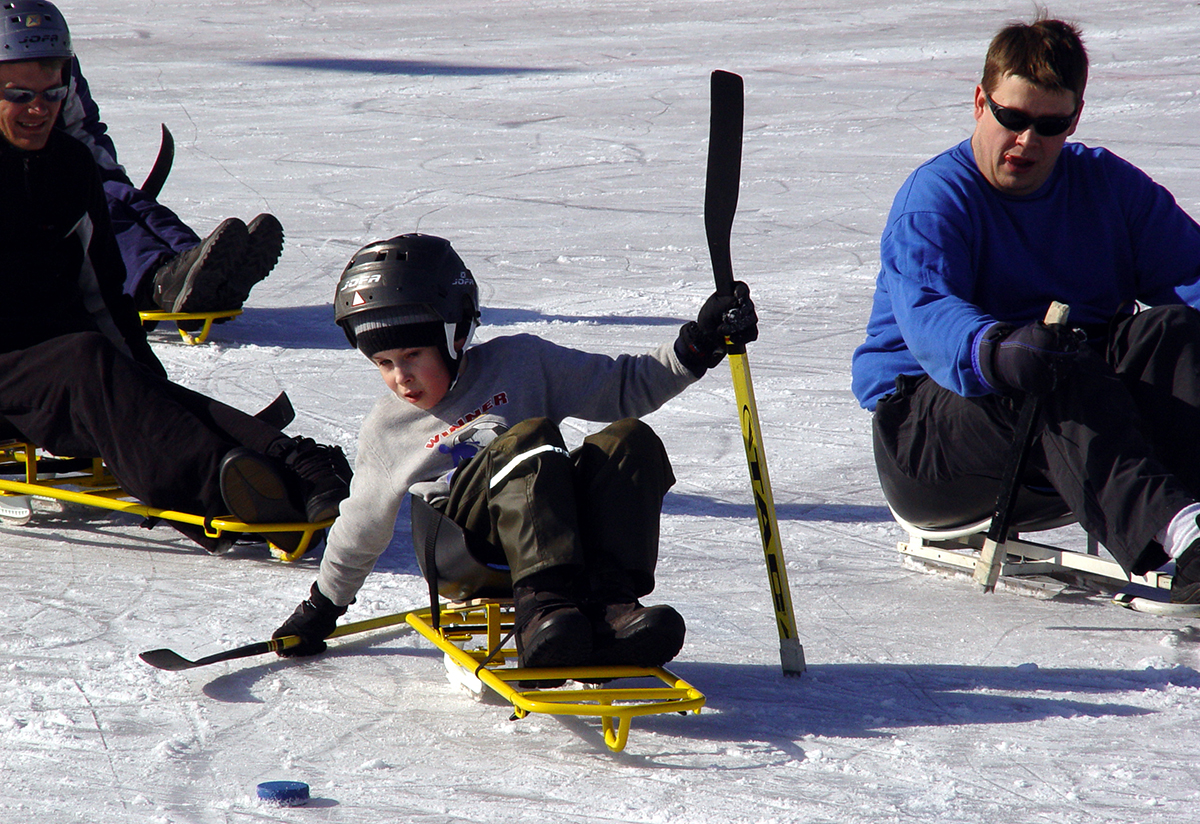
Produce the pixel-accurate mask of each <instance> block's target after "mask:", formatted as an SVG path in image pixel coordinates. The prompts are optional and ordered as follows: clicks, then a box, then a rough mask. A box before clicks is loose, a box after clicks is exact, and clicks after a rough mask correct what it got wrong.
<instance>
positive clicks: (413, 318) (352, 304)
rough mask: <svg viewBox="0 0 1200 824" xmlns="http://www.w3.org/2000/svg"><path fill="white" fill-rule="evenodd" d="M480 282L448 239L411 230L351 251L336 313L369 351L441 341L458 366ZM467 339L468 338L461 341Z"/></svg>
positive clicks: (474, 319) (475, 314)
mask: <svg viewBox="0 0 1200 824" xmlns="http://www.w3.org/2000/svg"><path fill="white" fill-rule="evenodd" d="M478 319H479V290H478V288H477V287H476V285H475V278H474V277H473V276H472V275H471V272H470V270H469V269H467V266H466V264H464V263H463V261H462V258H460V257H459V256H458V253H457V252H455V251H454V249H453V247H451V246H450V241H448V240H445V239H444V238H440V237H434V236H433V235H421V234H415V233H413V234H406V235H399V236H398V237H394V238H391V239H389V240H380V241H376V242H375V243H369V244H367V245H366V246H364V247H363V248H361V249H359V250H358V251H357V252H355V253H354V257H352V258H351V259H350V263H349V264H347V266H346V268H345V269H344V270H343V271H342V276H341V278H340V279H339V280H338V285H337V294H336V295H335V296H334V321H335V322H336V323H337V324H338V326H340V327H342V331H343V332H345V333H346V339H347V340H349V341H350V345H351V346H354V347H356V348H358V349H360V350H362V351H363V353H364V354H366V355H367V356H368V357H370V356H371V355H373V354H374V353H375V352H378V351H380V350H382V349H392V348H403V347H410V346H435V345H436V346H437V347H438V348H439V349H440V350H441V352H442V357H443V358H445V359H446V362H447V364H448V365H449V366H450V370H451V373H452V374H454V373H456V372H457V368H458V361H459V357H458V353H457V352H456V351H455V348H454V342H455V341H456V340H465V341H466V343H470V341H471V336H472V335H473V334H474V331H475V327H476V326H477V325H478ZM465 347H466V344H464V348H465Z"/></svg>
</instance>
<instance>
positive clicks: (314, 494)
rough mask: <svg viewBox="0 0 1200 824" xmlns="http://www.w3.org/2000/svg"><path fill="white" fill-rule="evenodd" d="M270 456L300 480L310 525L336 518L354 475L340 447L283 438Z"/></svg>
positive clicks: (273, 446)
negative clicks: (339, 505) (280, 462)
mask: <svg viewBox="0 0 1200 824" xmlns="http://www.w3.org/2000/svg"><path fill="white" fill-rule="evenodd" d="M267 454H268V455H270V456H271V457H272V458H277V459H278V460H280V461H282V462H283V465H284V466H285V467H287V468H288V469H290V470H291V471H292V472H294V473H295V475H296V477H297V478H299V481H300V498H301V500H303V501H304V511H305V515H306V518H307V520H308V522H309V523H317V522H318V521H327V520H329V519H330V518H336V517H337V514H338V504H340V503H341V502H342V501H343V500H345V498H346V497H347V496H348V495H349V494H350V479H351V477H352V476H353V474H354V473H353V472H352V471H351V469H350V462H349V461H348V460H346V453H344V452H342V448H341V447H340V446H326V445H325V444H319V443H316V442H315V441H313V439H312V438H288V437H284V438H281V439H280V440H278V441H276V442H275V443H274V444H272V445H271V448H270V449H268V450H267Z"/></svg>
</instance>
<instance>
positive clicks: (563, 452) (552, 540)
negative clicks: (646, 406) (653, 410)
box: [441, 418, 675, 597]
mask: <svg viewBox="0 0 1200 824" xmlns="http://www.w3.org/2000/svg"><path fill="white" fill-rule="evenodd" d="M674 483H675V475H674V474H673V473H672V471H671V464H670V461H669V459H668V458H667V453H666V449H665V448H664V447H663V444H662V441H661V440H659V438H658V436H657V435H656V434H655V433H654V430H652V429H651V428H650V427H649V426H647V425H646V424H644V423H642V422H641V421H639V420H637V419H634V418H626V419H624V420H620V421H617V422H616V423H613V424H610V425H609V426H607V427H605V428H604V429H602V430H601V431H599V432H597V433H595V434H593V435H589V436H588V437H587V438H586V439H584V442H583V445H582V446H580V447H579V448H578V449H576V450H575V451H573V452H568V451H567V449H566V446H565V445H564V443H563V438H562V434H561V433H560V432H559V430H558V427H557V426H556V425H555V424H554V423H553V422H552V421H550V420H547V419H545V418H531V419H529V420H526V421H522V422H521V423H519V424H517V425H515V426H513V427H512V428H511V429H509V430H508V431H507V432H505V433H504V434H503V435H501V436H500V437H498V438H497V439H496V440H494V441H493V442H492V443H490V444H489V445H488V446H487V447H486V448H485V449H483V450H481V451H480V452H479V453H478V454H477V455H475V457H473V458H471V460H469V461H468V462H467V463H466V464H464V465H462V466H460V467H459V468H458V470H457V471H456V472H455V474H454V479H453V482H452V484H451V487H450V498H449V500H448V501H446V502H445V504H444V506H443V507H441V508H442V512H443V514H445V515H446V516H448V517H449V518H451V519H452V520H454V521H455V522H456V523H457V524H458V525H459V526H461V527H462V528H463V530H464V532H465V533H466V537H467V545H468V547H469V548H470V550H471V552H472V554H474V555H475V556H476V557H477V558H478V559H479V560H481V561H483V562H484V563H507V565H508V567H509V569H510V570H511V573H512V579H513V582H514V583H519V582H520V581H521V579H523V578H525V577H526V576H528V575H532V574H533V573H535V572H540V571H542V570H546V569H550V568H553V567H563V566H565V567H576V568H579V569H581V570H583V571H586V574H587V577H588V580H589V581H590V582H591V585H592V587H593V589H594V590H596V589H603V588H604V587H605V586H606V585H607V584H609V583H611V584H612V585H614V586H620V585H622V584H624V586H625V587H627V588H631V589H632V590H633V594H634V595H635V596H639V597H640V596H641V595H645V594H646V593H648V592H650V591H651V590H653V589H654V569H655V567H656V566H657V564H658V536H659V516H660V514H661V511H662V501H663V496H664V495H666V493H667V490H668V489H670V488H671V486H672V485H673V484H674Z"/></svg>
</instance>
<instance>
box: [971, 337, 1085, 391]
mask: <svg viewBox="0 0 1200 824" xmlns="http://www.w3.org/2000/svg"><path fill="white" fill-rule="evenodd" d="M1078 352H1079V333H1078V332H1076V331H1075V330H1074V329H1070V328H1068V327H1066V326H1047V325H1046V324H1044V323H1042V322H1040V321H1039V322H1037V323H1031V324H1029V325H1028V326H1020V327H1013V326H1010V325H1008V324H1004V323H997V324H995V325H994V326H992V328H990V329H988V330H987V331H986V332H984V334H983V339H982V340H981V341H980V342H979V366H980V370H981V371H982V372H983V377H984V379H985V380H986V381H987V382H988V383H990V384H991V385H992V386H994V387H996V388H997V389H999V390H1000V391H1002V392H1006V393H1012V392H1025V393H1028V394H1032V395H1046V394H1049V393H1050V392H1052V391H1053V390H1054V387H1055V385H1056V384H1057V383H1058V380H1059V378H1060V377H1061V376H1062V375H1064V374H1065V373H1066V372H1068V371H1070V368H1071V361H1073V360H1074V358H1075V355H1076V354H1077V353H1078Z"/></svg>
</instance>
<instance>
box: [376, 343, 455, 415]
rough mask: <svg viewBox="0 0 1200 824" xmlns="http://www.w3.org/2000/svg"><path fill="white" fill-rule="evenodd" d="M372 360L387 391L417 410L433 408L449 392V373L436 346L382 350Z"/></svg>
mask: <svg viewBox="0 0 1200 824" xmlns="http://www.w3.org/2000/svg"><path fill="white" fill-rule="evenodd" d="M371 360H372V361H373V362H374V363H375V365H376V366H378V367H379V374H380V375H382V376H383V382H384V383H386V384H387V387H388V389H390V390H392V392H394V393H395V394H396V397H398V398H400V400H402V401H407V402H408V403H411V404H412V405H413V406H415V407H417V408H418V409H432V408H433V407H435V406H437V405H438V404H439V403H441V400H442V398H444V397H446V393H447V392H448V391H450V370H449V369H447V368H446V362H445V361H444V360H442V355H441V353H440V352H438V349H437V347H436V346H416V347H412V348H407V349H385V350H383V351H382V352H377V353H375V354H374V355H373V356H372V357H371Z"/></svg>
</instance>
